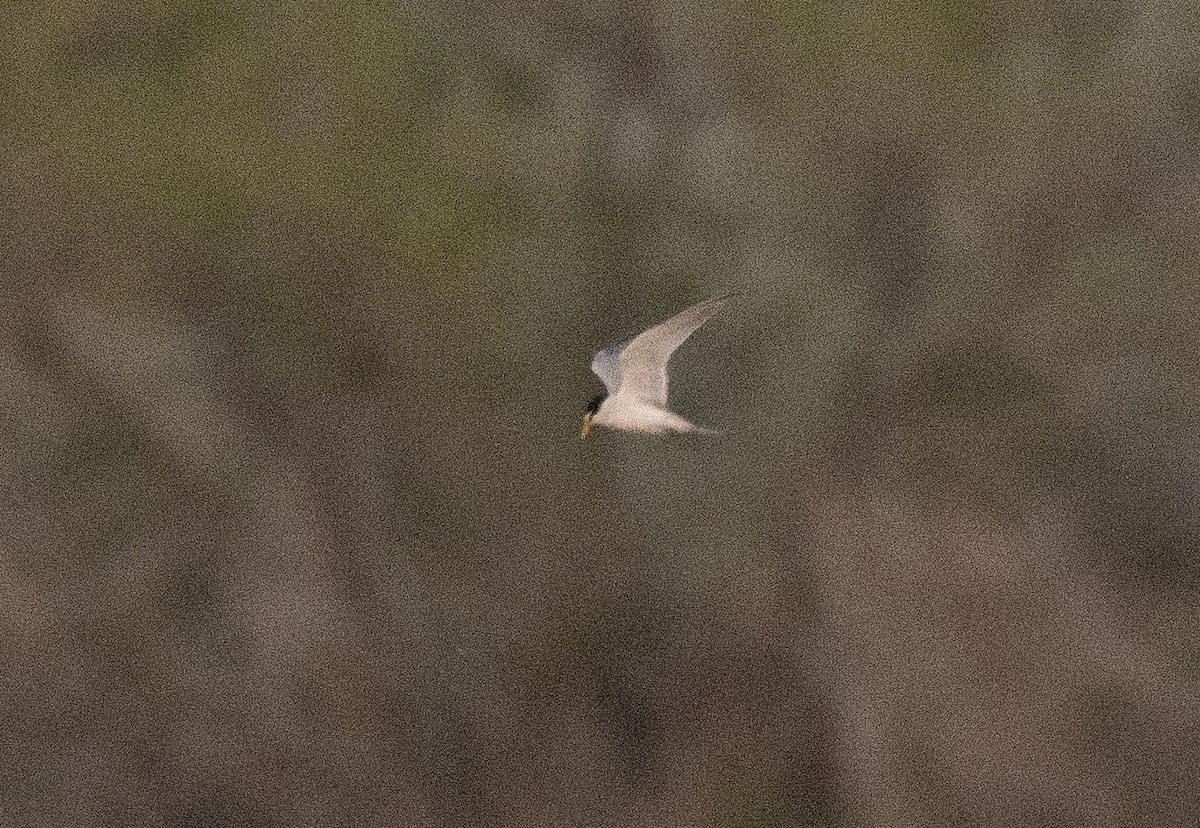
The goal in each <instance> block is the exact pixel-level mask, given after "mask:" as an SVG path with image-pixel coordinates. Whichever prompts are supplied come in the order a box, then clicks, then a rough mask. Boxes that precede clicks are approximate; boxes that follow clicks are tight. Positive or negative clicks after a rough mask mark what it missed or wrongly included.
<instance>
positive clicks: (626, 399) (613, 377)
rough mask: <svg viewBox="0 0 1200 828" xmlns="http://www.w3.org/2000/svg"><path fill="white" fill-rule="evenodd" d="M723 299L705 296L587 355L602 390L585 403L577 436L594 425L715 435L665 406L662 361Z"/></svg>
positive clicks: (633, 429) (664, 372)
mask: <svg viewBox="0 0 1200 828" xmlns="http://www.w3.org/2000/svg"><path fill="white" fill-rule="evenodd" d="M728 298H729V296H728V294H726V295H724V296H715V297H713V298H712V299H705V300H704V301H703V302H699V303H697V304H695V305H692V306H691V307H690V308H688V309H687V310H684V311H680V312H679V313H677V314H675V315H674V316H672V317H671V318H670V319H668V320H667V321H666V322H660V323H659V324H657V325H655V326H654V327H652V328H647V329H646V330H644V331H642V332H641V333H640V334H638V335H637V336H635V337H634V338H633V339H630V340H627V341H625V342H618V343H617V344H616V345H610V346H609V347H607V348H604V349H602V350H600V351H597V352H596V356H595V357H593V358H592V371H593V372H594V373H595V374H596V376H598V377H599V378H600V379H601V380H602V381H603V382H604V386H605V388H606V389H607V391H606V392H604V393H601V394H597V395H596V396H594V397H592V399H591V401H590V402H589V403H588V405H587V409H586V410H585V411H584V414H583V430H582V431H580V432H579V439H581V440H582V439H583V438H584V437H587V434H588V430H589V429H590V428H591V427H592V426H593V425H602V426H607V427H609V428H615V429H619V430H621V431H640V432H643V433H646V434H664V433H667V432H670V431H695V432H700V433H703V434H712V433H714V432H712V431H709V430H708V429H707V428H701V427H700V426H698V425H695V424H694V423H690V422H688V421H687V420H685V419H684V418H683V417H680V416H679V415H678V414H675V413H674V412H671V411H668V410H667V409H666V404H667V361H668V360H670V359H671V354H673V353H674V352H675V349H676V348H678V347H679V346H680V345H682V344H683V343H684V341H685V340H686V339H687V338H688V337H689V336H691V335H692V334H693V333H694V332H695V331H696V329H697V328H699V327H700V326H701V325H703V324H704V323H705V322H707V321H708V320H709V319H710V318H711V317H712V315H713V314H714V313H716V312H717V311H718V310H719V309H720V307H721V305H723V304H725V300H726V299H728Z"/></svg>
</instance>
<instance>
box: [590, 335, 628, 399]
mask: <svg viewBox="0 0 1200 828" xmlns="http://www.w3.org/2000/svg"><path fill="white" fill-rule="evenodd" d="M627 344H628V343H626V342H620V343H618V344H616V345H610V346H609V347H607V348H605V349H603V350H601V351H597V352H596V355H595V356H594V357H592V373H593V374H595V375H596V376H598V377H599V378H600V381H601V382H603V383H604V387H605V388H607V389H608V393H609V394H615V393H617V388H619V387H620V385H621V359H620V357H621V351H622V350H623V349H624V348H625V346H626V345H627Z"/></svg>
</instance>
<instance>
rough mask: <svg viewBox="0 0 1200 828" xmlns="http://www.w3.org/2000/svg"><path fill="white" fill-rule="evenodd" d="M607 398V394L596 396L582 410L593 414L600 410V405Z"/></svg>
mask: <svg viewBox="0 0 1200 828" xmlns="http://www.w3.org/2000/svg"><path fill="white" fill-rule="evenodd" d="M607 398H608V394H597V395H596V396H594V397H592V398H591V399H590V400H589V401H588V404H587V408H586V409H584V410H585V411H586V412H587V413H588V414H595V413H596V412H597V411H599V410H600V405H601V403H603V402H604V401H605V400H606V399H607Z"/></svg>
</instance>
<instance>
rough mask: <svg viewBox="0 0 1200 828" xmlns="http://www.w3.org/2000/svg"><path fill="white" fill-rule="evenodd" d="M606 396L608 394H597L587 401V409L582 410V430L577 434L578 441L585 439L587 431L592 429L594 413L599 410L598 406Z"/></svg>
mask: <svg viewBox="0 0 1200 828" xmlns="http://www.w3.org/2000/svg"><path fill="white" fill-rule="evenodd" d="M607 396H608V394H597V395H596V396H594V397H592V398H591V399H590V400H589V401H588V404H587V408H585V409H584V410H583V430H582V431H580V432H579V439H580V440H582V439H583V438H584V437H587V433H588V429H590V428H591V427H592V418H593V417H595V416H596V412H597V411H599V410H600V405H601V404H602V403H603V402H604V400H605V398H606V397H607Z"/></svg>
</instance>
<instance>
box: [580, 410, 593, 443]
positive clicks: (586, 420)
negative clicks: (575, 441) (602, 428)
mask: <svg viewBox="0 0 1200 828" xmlns="http://www.w3.org/2000/svg"><path fill="white" fill-rule="evenodd" d="M591 427H592V415H591V412H589V413H587V414H584V415H583V430H582V431H580V432H579V439H580V440H582V439H583V438H584V437H586V436H587V433H588V429H590V428H591Z"/></svg>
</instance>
